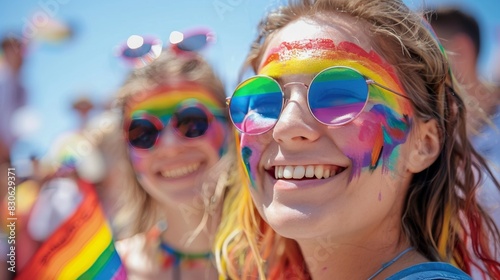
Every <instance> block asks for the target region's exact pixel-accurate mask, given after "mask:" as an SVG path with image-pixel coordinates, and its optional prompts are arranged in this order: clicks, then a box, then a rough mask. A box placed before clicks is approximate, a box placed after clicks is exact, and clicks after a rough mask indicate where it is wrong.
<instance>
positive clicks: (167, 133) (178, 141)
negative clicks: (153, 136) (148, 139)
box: [155, 125, 186, 157]
mask: <svg viewBox="0 0 500 280" xmlns="http://www.w3.org/2000/svg"><path fill="white" fill-rule="evenodd" d="M159 137H160V139H158V144H157V146H156V149H155V152H157V153H162V154H163V155H165V156H170V157H174V156H176V155H177V154H179V153H180V151H181V148H182V146H183V145H184V141H185V140H186V139H182V138H181V137H180V136H179V135H177V133H176V132H175V131H174V129H173V128H172V127H171V126H170V125H167V127H165V128H163V130H162V131H161V133H160V136H159Z"/></svg>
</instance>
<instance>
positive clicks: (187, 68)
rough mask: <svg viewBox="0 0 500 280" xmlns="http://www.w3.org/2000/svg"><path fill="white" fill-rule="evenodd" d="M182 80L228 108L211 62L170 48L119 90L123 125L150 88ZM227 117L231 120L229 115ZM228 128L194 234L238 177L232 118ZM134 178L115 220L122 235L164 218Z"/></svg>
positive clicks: (118, 100) (146, 229) (134, 72)
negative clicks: (130, 109) (212, 190)
mask: <svg viewBox="0 0 500 280" xmlns="http://www.w3.org/2000/svg"><path fill="white" fill-rule="evenodd" d="M179 79H180V80H183V81H188V82H194V83H197V84H199V85H200V86H202V87H204V88H206V89H207V90H208V91H210V92H211V93H213V94H214V96H215V97H216V99H217V100H218V101H219V104H220V108H221V109H223V108H224V106H225V105H224V104H225V99H226V95H225V92H224V86H223V84H222V82H221V80H220V79H219V77H218V76H217V75H216V73H215V71H214V69H213V68H212V67H211V66H210V65H209V63H208V62H207V61H206V60H204V59H203V58H202V57H201V56H200V55H198V54H196V53H187V54H184V53H181V54H179V53H176V52H174V51H172V50H169V49H166V50H164V51H163V53H162V54H161V55H160V57H158V59H156V60H155V61H153V62H152V63H151V64H149V65H147V66H146V67H144V68H140V69H136V70H135V71H133V72H132V73H131V74H130V76H129V77H128V79H127V80H126V81H125V83H124V84H123V86H122V87H121V88H120V89H119V91H118V94H117V99H116V105H117V107H118V108H119V109H120V110H121V112H122V113H121V118H122V120H121V123H122V127H123V122H124V119H123V118H124V113H125V111H126V108H127V106H129V105H130V104H131V101H133V100H134V98H141V96H142V95H143V94H147V93H148V91H150V90H154V89H156V88H159V87H162V86H165V85H168V84H170V83H172V82H173V81H178V80H179ZM226 119H227V120H229V118H228V117H227V116H226ZM227 131H228V147H227V149H226V150H227V152H226V153H225V154H224V155H223V156H222V158H221V159H220V160H219V162H218V163H217V164H216V165H215V166H213V167H212V168H211V171H210V172H208V173H209V174H210V175H209V178H205V180H204V181H205V183H204V186H203V189H202V192H203V193H202V196H203V202H204V205H205V216H204V218H203V220H202V222H201V223H200V225H199V226H198V228H197V230H196V231H195V233H194V235H196V234H198V233H199V232H200V231H201V230H203V228H204V226H205V225H206V222H207V220H208V216H209V215H211V214H212V213H214V208H216V207H217V206H218V205H220V203H221V201H222V200H223V198H224V193H225V191H226V189H227V188H228V187H229V186H232V185H234V184H235V182H236V178H235V176H236V174H237V173H236V172H235V171H234V170H235V169H233V168H231V166H234V164H233V162H234V160H235V148H234V143H233V142H234V141H232V140H233V138H232V137H231V134H232V133H231V131H233V128H232V126H231V125H230V122H229V121H228V122H227ZM123 141H126V140H123ZM127 152H128V151H127ZM129 159H130V158H129ZM129 163H130V160H129ZM130 180H131V182H129V184H127V185H124V187H123V194H122V197H121V199H120V211H119V212H118V214H117V217H116V221H115V224H116V225H117V227H118V228H119V236H120V237H121V238H124V237H130V236H132V235H134V234H137V233H144V232H146V231H148V230H150V229H152V228H153V226H154V225H155V224H156V223H157V222H158V221H160V220H161V219H162V218H163V216H162V215H161V213H160V211H158V210H159V209H158V202H157V201H156V200H155V199H154V198H153V197H152V196H151V195H150V194H149V193H148V192H146V191H145V190H144V188H142V186H141V184H140V183H139V182H138V181H137V179H136V177H135V174H133V176H132V178H131V179H130ZM209 183H214V184H215V185H216V187H215V193H212V194H209V193H207V190H208V184H209Z"/></svg>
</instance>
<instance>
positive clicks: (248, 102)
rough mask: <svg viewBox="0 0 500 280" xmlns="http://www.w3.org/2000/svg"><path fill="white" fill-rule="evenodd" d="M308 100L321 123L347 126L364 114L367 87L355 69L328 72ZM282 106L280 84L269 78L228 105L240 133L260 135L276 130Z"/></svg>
mask: <svg viewBox="0 0 500 280" xmlns="http://www.w3.org/2000/svg"><path fill="white" fill-rule="evenodd" d="M306 86H307V85H306ZM307 100H308V105H309V110H310V112H311V114H312V115H313V116H314V117H315V118H316V119H317V120H318V121H319V122H321V123H323V124H326V125H342V124H346V123H348V122H350V121H352V120H353V119H355V118H356V117H357V116H358V115H359V114H360V113H361V112H362V111H363V108H364V106H365V104H366V101H367V100H368V84H367V81H366V79H365V77H364V76H363V75H361V74H360V73H359V72H357V71H356V70H354V69H351V68H348V67H331V68H327V69H325V70H323V71H321V72H320V73H318V74H317V75H316V76H315V77H314V79H313V80H312V82H311V84H310V85H309V88H308V94H307ZM283 104H284V102H283V93H282V90H281V87H280V85H279V84H278V82H277V81H275V80H274V79H273V78H271V77H268V76H255V77H252V78H250V79H248V80H246V81H244V82H242V83H241V84H240V85H239V86H238V87H237V88H236V90H235V91H234V93H233V96H232V97H231V101H230V103H229V114H230V116H231V119H232V121H233V123H234V125H235V126H236V128H237V129H238V130H239V131H241V132H243V133H248V134H261V133H265V132H267V131H269V130H270V129H272V128H273V127H274V125H275V124H276V122H277V121H278V118H279V116H280V114H281V110H282V109H283Z"/></svg>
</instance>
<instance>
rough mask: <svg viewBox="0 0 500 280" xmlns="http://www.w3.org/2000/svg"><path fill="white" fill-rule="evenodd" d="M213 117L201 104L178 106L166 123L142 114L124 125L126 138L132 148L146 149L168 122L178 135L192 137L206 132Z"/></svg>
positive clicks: (154, 142)
mask: <svg viewBox="0 0 500 280" xmlns="http://www.w3.org/2000/svg"><path fill="white" fill-rule="evenodd" d="M213 117H214V115H213V114H212V113H211V112H210V111H209V110H208V109H207V108H205V107H204V106H202V105H201V104H195V105H189V106H182V107H180V108H178V109H177V110H176V112H175V113H174V114H172V117H171V118H170V120H169V121H168V122H167V123H166V124H163V122H162V121H161V120H160V119H158V118H157V117H154V116H151V115H143V116H140V117H137V118H133V119H132V120H130V121H129V122H128V124H127V125H126V126H125V131H126V138H127V140H128V142H129V144H130V145H131V146H132V147H133V148H135V149H139V150H148V149H151V148H153V147H154V146H155V145H156V144H157V143H158V139H159V138H160V134H161V132H162V130H163V129H164V128H165V127H166V126H167V125H168V124H170V125H171V126H172V127H173V128H174V131H175V132H176V133H177V134H178V135H179V136H181V137H184V138H186V139H194V138H198V137H201V136H203V135H204V134H205V133H206V132H207V130H208V128H209V126H210V123H211V122H212V120H213Z"/></svg>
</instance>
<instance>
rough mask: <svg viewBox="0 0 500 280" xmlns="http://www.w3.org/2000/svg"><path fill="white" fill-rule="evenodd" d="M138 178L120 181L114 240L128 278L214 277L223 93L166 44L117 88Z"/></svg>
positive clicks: (225, 181) (226, 160) (226, 173)
mask: <svg viewBox="0 0 500 280" xmlns="http://www.w3.org/2000/svg"><path fill="white" fill-rule="evenodd" d="M118 100H119V103H120V104H121V111H122V124H123V134H124V136H125V139H124V140H126V141H127V142H128V155H129V158H130V163H131V165H132V166H133V169H134V171H135V175H136V178H137V182H136V184H131V185H130V186H127V187H125V188H124V190H123V191H124V196H123V200H122V207H121V212H120V213H119V217H118V218H117V220H118V221H117V224H118V225H122V232H121V235H122V236H132V237H130V238H127V239H124V240H122V241H120V242H118V244H117V249H118V251H119V252H120V255H121V256H122V258H123V260H124V263H125V267H126V268H127V273H128V277H129V279H159V278H162V279H181V278H182V279H213V278H214V277H216V270H215V267H214V266H213V265H212V261H211V260H212V254H211V248H212V241H213V235H214V231H215V229H216V228H217V226H218V221H219V215H220V209H219V208H220V205H221V201H222V200H223V199H224V192H225V190H226V189H227V188H228V187H230V186H232V185H234V183H235V181H234V180H235V179H236V178H235V175H237V172H234V171H233V169H232V168H231V166H233V165H232V161H233V159H234V144H232V143H233V141H232V137H231V135H232V131H233V129H232V127H231V125H230V123H229V122H228V121H227V118H226V114H224V110H223V109H224V100H225V94H224V89H223V86H222V83H221V82H220V80H219V79H218V77H217V76H216V75H215V74H214V71H213V70H212V68H211V67H210V66H209V65H208V63H207V62H205V60H203V58H202V57H200V56H199V55H197V54H196V53H189V54H183V53H179V52H176V51H173V50H172V49H165V50H164V51H163V52H162V54H161V55H160V56H159V57H158V58H157V59H155V60H154V61H152V62H151V64H148V65H146V66H144V67H143V68H140V69H137V70H135V71H134V72H133V73H132V74H131V76H130V77H129V78H128V79H127V81H126V82H125V84H124V85H123V86H122V88H121V89H120V91H119V93H118Z"/></svg>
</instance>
